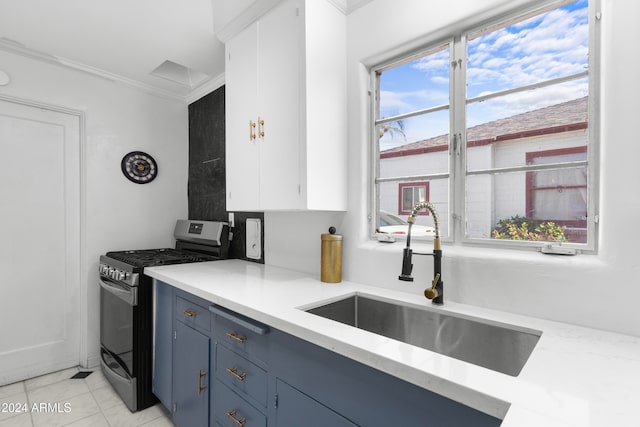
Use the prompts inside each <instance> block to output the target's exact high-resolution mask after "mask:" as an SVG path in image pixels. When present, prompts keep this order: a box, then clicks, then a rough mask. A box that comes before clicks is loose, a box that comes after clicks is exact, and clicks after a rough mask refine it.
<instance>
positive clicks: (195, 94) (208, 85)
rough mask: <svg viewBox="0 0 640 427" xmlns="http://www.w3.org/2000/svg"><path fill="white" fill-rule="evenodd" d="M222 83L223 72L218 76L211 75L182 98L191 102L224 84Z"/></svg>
mask: <svg viewBox="0 0 640 427" xmlns="http://www.w3.org/2000/svg"><path fill="white" fill-rule="evenodd" d="M224 83H225V79H224V73H222V74H220V75H219V76H216V77H212V78H210V79H208V80H206V81H205V82H204V83H202V84H201V85H200V86H198V87H197V88H195V89H194V90H192V91H191V92H190V93H189V94H188V95H187V96H185V98H184V100H185V102H186V103H187V104H192V103H194V102H196V101H197V100H198V99H200V98H202V97H203V96H205V95H208V94H210V93H211V92H213V91H214V90H216V89H218V88H220V87H221V86H223V85H224Z"/></svg>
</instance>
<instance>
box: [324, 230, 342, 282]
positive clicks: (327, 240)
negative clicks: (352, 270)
mask: <svg viewBox="0 0 640 427" xmlns="http://www.w3.org/2000/svg"><path fill="white" fill-rule="evenodd" d="M335 232H336V229H335V227H330V228H329V234H321V235H320V240H321V247H320V280H321V281H322V282H325V283H339V282H341V281H342V236H341V235H340V234H335Z"/></svg>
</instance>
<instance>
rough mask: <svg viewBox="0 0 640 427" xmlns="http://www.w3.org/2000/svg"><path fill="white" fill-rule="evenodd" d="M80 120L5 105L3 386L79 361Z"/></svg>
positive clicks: (0, 266)
mask: <svg viewBox="0 0 640 427" xmlns="http://www.w3.org/2000/svg"><path fill="white" fill-rule="evenodd" d="M79 120H80V119H79V117H78V116H75V115H72V114H65V113H61V112H56V111H52V110H48V109H45V108H36V107H33V106H27V105H23V104H20V103H14V102H8V101H5V100H0V337H1V338H0V385H3V384H7V383H11V382H15V381H19V380H23V379H26V378H30V377H34V376H37V375H41V374H43V373H47V372H51V371H54V370H58V369H62V368H67V367H70V366H75V365H78V363H79V358H80V338H79V337H80V327H79V323H80V132H79V129H80V124H79Z"/></svg>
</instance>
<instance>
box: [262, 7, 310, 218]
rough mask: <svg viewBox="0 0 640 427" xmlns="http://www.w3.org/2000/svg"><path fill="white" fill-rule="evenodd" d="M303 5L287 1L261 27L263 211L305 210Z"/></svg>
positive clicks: (266, 18) (274, 10) (264, 20)
mask: <svg viewBox="0 0 640 427" xmlns="http://www.w3.org/2000/svg"><path fill="white" fill-rule="evenodd" d="M301 6H302V3H301V2H298V1H294V0H286V1H284V2H282V3H281V4H279V5H278V6H276V7H275V8H274V9H273V10H271V11H270V12H269V13H267V14H266V15H265V16H264V17H262V18H261V19H260V21H259V23H258V34H259V41H258V108H259V112H258V113H259V114H260V119H261V120H264V126H262V129H263V130H264V136H263V137H261V138H259V140H260V165H261V166H260V168H261V180H260V200H261V205H262V208H263V209H267V210H268V209H300V208H301V207H303V206H302V204H301V196H300V186H301V184H302V183H301V181H300V160H301V157H300V156H301V153H302V152H304V144H305V137H304V133H303V132H302V130H303V129H304V126H305V123H304V122H302V121H301V120H302V119H303V118H304V114H303V113H304V108H305V107H304V103H302V102H301V101H300V88H301V74H302V72H303V70H302V69H301V57H302V51H303V48H304V46H303V44H304V31H303V23H302V20H301V18H300V7H301Z"/></svg>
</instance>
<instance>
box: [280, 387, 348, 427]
mask: <svg viewBox="0 0 640 427" xmlns="http://www.w3.org/2000/svg"><path fill="white" fill-rule="evenodd" d="M276 395H277V408H276V423H275V425H276V427H301V426H304V427H328V426H331V427H357V425H356V424H354V423H352V422H351V421H349V420H348V419H346V418H345V417H343V416H342V415H340V414H338V413H337V412H334V411H333V410H331V409H329V408H327V407H326V406H324V405H322V404H321V403H320V402H318V401H316V400H314V399H312V398H311V397H309V396H307V395H306V394H304V393H302V392H301V391H299V390H296V389H295V388H293V387H291V386H290V385H289V384H287V383H285V382H284V381H282V380H280V379H276Z"/></svg>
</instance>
